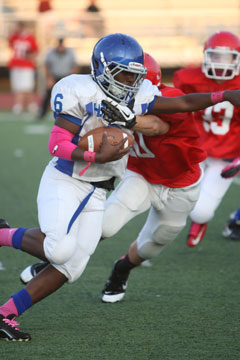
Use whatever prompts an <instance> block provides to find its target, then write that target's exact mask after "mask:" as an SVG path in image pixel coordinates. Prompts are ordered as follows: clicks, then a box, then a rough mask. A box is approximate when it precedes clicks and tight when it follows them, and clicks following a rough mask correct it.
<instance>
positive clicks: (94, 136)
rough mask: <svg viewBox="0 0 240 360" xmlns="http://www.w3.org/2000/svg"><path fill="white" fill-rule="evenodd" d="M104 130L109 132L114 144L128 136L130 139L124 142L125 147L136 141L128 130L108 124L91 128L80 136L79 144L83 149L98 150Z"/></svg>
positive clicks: (110, 141) (109, 137) (111, 142)
mask: <svg viewBox="0 0 240 360" xmlns="http://www.w3.org/2000/svg"><path fill="white" fill-rule="evenodd" d="M104 132H105V133H106V134H107V139H108V141H109V143H110V144H112V145H116V144H119V143H120V142H121V141H122V140H123V139H125V138H126V137H127V138H128V140H127V141H126V142H125V143H124V147H125V148H126V147H128V146H130V145H133V143H134V137H133V136H132V135H131V134H129V133H128V132H126V131H124V130H122V129H120V128H117V127H114V126H108V127H98V128H95V129H93V130H90V131H89V132H87V133H86V134H85V135H84V136H83V137H82V138H80V140H79V142H78V146H79V147H80V148H81V149H83V150H88V151H95V152H98V151H99V149H100V145H101V143H102V137H103V134H104Z"/></svg>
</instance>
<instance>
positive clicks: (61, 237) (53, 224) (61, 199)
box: [37, 163, 106, 282]
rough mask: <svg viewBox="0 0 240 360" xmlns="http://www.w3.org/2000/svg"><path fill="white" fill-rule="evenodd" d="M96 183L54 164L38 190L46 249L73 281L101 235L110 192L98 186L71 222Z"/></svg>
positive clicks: (60, 269)
mask: <svg viewBox="0 0 240 360" xmlns="http://www.w3.org/2000/svg"><path fill="white" fill-rule="evenodd" d="M92 190H93V185H91V184H90V183H88V182H84V181H79V180H77V179H74V178H71V177H70V176H68V175H65V174H63V173H61V172H60V171H59V170H57V169H55V168H54V167H53V165H52V164H51V163H50V164H49V165H48V166H47V167H46V169H45V171H44V173H43V176H42V179H41V183H40V187H39V191H38V199H37V202H38V218H39V224H40V228H41V231H42V232H43V233H44V234H45V235H46V238H45V239H44V252H45V255H46V258H47V259H48V260H49V262H50V263H52V265H53V266H54V267H55V268H56V269H57V270H59V271H60V272H61V273H63V274H64V275H65V276H66V277H67V278H68V281H69V282H73V281H75V280H77V279H78V278H79V277H80V275H81V274H82V273H83V271H84V269H85V267H86V265H87V263H88V261H89V259H90V256H91V255H92V254H93V253H94V251H95V249H96V246H97V244H98V242H99V240H100V238H101V233H102V220H103V212H104V203H105V200H106V191H105V190H104V189H100V188H96V189H95V190H94V193H93V194H92V196H91V197H90V199H89V201H88V203H87V204H86V206H85V207H84V209H83V210H82V212H81V213H80V214H79V216H78V217H77V219H76V220H75V222H74V223H73V225H72V227H71V229H70V231H69V233H68V234H67V229H68V225H69V222H70V220H71V218H72V216H73V214H74V213H75V211H76V209H77V208H78V206H79V205H80V203H81V202H82V201H83V199H84V198H85V197H86V196H87V195H88V194H89V193H90V192H91V191H92Z"/></svg>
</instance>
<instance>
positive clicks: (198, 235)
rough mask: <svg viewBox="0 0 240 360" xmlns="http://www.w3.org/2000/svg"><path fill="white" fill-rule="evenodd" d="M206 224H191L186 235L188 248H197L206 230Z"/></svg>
mask: <svg viewBox="0 0 240 360" xmlns="http://www.w3.org/2000/svg"><path fill="white" fill-rule="evenodd" d="M207 224H208V223H205V224H198V223H195V222H192V224H191V227H190V230H189V233H188V239H187V244H188V246H191V247H193V246H197V245H198V244H199V243H200V242H201V241H202V239H203V237H204V235H205V232H206V230H207Z"/></svg>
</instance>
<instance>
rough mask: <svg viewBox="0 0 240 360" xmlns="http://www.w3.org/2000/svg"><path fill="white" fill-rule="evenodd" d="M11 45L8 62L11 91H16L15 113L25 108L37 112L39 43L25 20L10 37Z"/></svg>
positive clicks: (18, 24) (19, 23)
mask: <svg viewBox="0 0 240 360" xmlns="http://www.w3.org/2000/svg"><path fill="white" fill-rule="evenodd" d="M9 45H10V47H11V48H12V50H13V55H12V58H11V59H10V61H9V64H8V66H9V69H10V85H11V91H12V92H13V93H14V105H13V109H12V110H13V113H14V114H16V115H18V114H20V113H21V112H22V111H23V110H24V109H25V108H26V109H27V110H28V111H29V112H31V113H36V111H37V104H36V103H35V102H34V88H35V67H36V63H35V62H36V55H37V51H38V45H37V42H36V39H35V37H34V35H33V34H32V33H30V31H29V30H28V28H27V25H26V24H25V23H24V22H21V21H20V22H18V23H17V26H16V29H15V31H14V32H13V34H12V35H11V36H10V38H9Z"/></svg>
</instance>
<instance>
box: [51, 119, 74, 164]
mask: <svg viewBox="0 0 240 360" xmlns="http://www.w3.org/2000/svg"><path fill="white" fill-rule="evenodd" d="M73 137H74V135H73V134H72V133H71V132H69V131H68V130H66V129H62V128H60V127H59V126H57V125H54V127H53V128H52V131H51V134H50V139H49V142H48V149H49V153H50V155H52V156H57V157H59V158H61V159H64V160H69V161H73V160H72V158H71V155H72V152H73V150H74V149H76V147H77V145H75V144H73V143H72V142H71V141H72V139H73Z"/></svg>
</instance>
